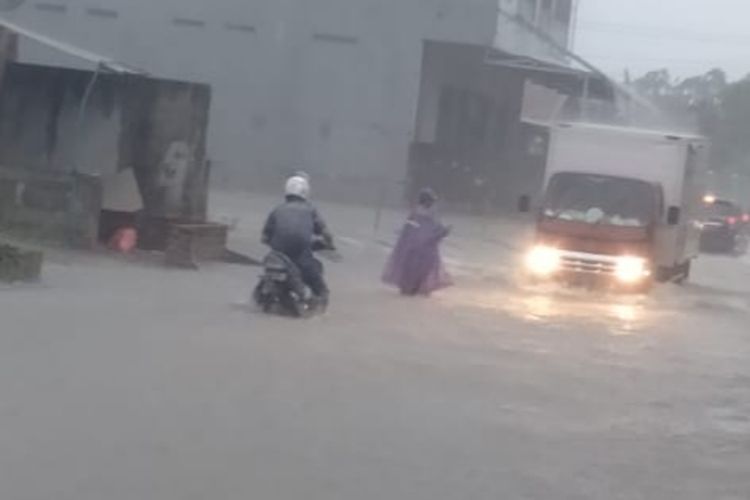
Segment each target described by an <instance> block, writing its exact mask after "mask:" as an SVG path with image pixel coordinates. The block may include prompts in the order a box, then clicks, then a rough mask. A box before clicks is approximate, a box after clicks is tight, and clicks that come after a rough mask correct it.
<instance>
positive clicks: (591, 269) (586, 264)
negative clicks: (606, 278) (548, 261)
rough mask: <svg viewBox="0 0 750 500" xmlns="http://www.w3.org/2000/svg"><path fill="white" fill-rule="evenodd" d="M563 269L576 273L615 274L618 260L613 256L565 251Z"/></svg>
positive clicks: (562, 257)
mask: <svg viewBox="0 0 750 500" xmlns="http://www.w3.org/2000/svg"><path fill="white" fill-rule="evenodd" d="M561 259H562V269H563V271H567V272H574V273H590V274H604V275H608V274H614V273H615V270H616V267H617V262H616V260H615V259H614V258H612V257H607V256H604V255H591V254H579V253H567V252H566V253H563V255H562V256H561Z"/></svg>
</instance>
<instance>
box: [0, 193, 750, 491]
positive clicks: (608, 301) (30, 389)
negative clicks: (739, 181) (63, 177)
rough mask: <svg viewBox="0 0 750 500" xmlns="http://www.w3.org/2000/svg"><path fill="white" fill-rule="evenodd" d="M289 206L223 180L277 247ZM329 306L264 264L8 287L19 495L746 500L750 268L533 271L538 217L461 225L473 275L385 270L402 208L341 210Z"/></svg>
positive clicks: (457, 258) (121, 263)
mask: <svg viewBox="0 0 750 500" xmlns="http://www.w3.org/2000/svg"><path fill="white" fill-rule="evenodd" d="M273 202H274V200H271V199H268V198H260V197H250V196H248V195H233V194H226V193H217V194H216V195H215V196H214V200H213V212H214V217H215V218H217V219H221V218H226V219H227V220H229V219H231V220H233V221H234V223H235V226H236V228H235V230H234V231H233V233H232V242H233V243H232V245H233V248H234V249H235V250H240V251H244V252H248V253H251V254H253V255H258V254H259V253H260V252H262V248H261V247H260V246H259V245H258V244H257V239H258V237H257V234H258V232H259V228H260V224H261V222H262V217H263V215H264V212H265V210H267V209H268V208H270V206H271V205H272V204H273ZM321 210H322V211H323V213H324V215H325V216H327V218H328V219H329V222H330V225H331V226H332V229H333V230H334V232H336V233H337V234H338V235H339V236H340V239H339V241H340V246H341V251H342V253H343V254H344V257H345V260H344V261H343V262H341V263H338V264H333V263H328V264H327V268H328V275H329V280H330V282H331V286H332V288H333V291H334V295H333V302H332V305H331V309H330V311H329V313H328V314H327V315H325V316H323V317H318V318H314V319H312V320H309V321H294V320H288V319H284V318H276V317H269V316H263V315H261V314H258V313H256V312H254V311H249V310H248V309H247V308H244V307H238V304H240V303H241V302H243V301H245V300H246V299H247V296H248V294H249V292H250V288H251V287H252V285H253V284H254V280H255V279H256V275H257V270H255V269H252V268H244V267H236V266H228V265H221V264H212V265H208V266H205V267H203V268H202V269H200V270H199V271H196V272H192V271H188V272H185V271H175V270H167V269H164V268H162V267H161V266H160V265H158V262H155V261H154V259H153V258H151V257H149V258H146V259H132V258H116V257H111V256H106V255H104V256H102V255H93V256H92V255H89V256H81V255H71V254H60V253H57V252H52V253H50V255H49V256H48V257H49V258H48V263H47V267H46V268H45V274H44V280H43V282H42V283H41V284H38V285H33V286H12V287H5V288H3V289H0V318H2V320H1V321H2V323H1V324H2V327H1V328H0V497H1V498H8V499H14V500H15V499H40V498H54V499H56V500H59V499H70V500H73V499H75V500H88V499H91V500H94V499H97V500H98V499H101V498H107V499H115V500H117V499H122V500H130V499H133V498H154V499H160V500H170V499H174V500H178V499H179V500H185V499H188V500H189V499H196V500H198V499H205V498H222V499H235V498H236V499H245V498H263V499H276V498H278V499H288V498H308V499H321V500H323V499H325V500H330V499H342V500H343V499H352V498H357V499H368V498H371V499H382V498H408V499H436V498H445V499H453V498H471V499H496V498H512V499H555V500H558V499H576V500H578V499H592V500H593V499H602V498H613V499H617V498H621V499H628V500H630V499H637V498H643V499H649V500H651V499H670V500H671V499H675V500H676V499H679V500H685V499H695V500H705V499H707V498H711V499H746V498H748V496H750V478H748V475H747V471H748V470H750V362H749V361H750V335H749V334H748V332H747V324H748V319H749V313H750V310H749V308H748V306H749V305H750V261H748V260H746V259H734V258H728V257H727V258H723V257H709V258H704V259H701V261H699V262H698V263H697V265H696V268H695V276H694V278H693V281H692V283H690V284H688V285H685V286H683V287H678V286H671V285H669V286H663V287H659V288H657V289H656V290H655V291H654V293H653V294H651V295H650V296H622V295H603V294H594V293H590V292H581V291H571V290H565V289H560V288H557V287H549V286H547V287H544V286H543V287H538V286H523V285H520V284H518V283H519V282H518V280H517V279H516V277H515V276H514V272H513V269H514V268H515V262H516V259H517V251H518V250H519V249H520V248H522V246H523V241H524V234H525V230H524V228H523V225H522V224H521V223H519V222H517V221H508V220H495V221H477V220H471V219H461V218H456V219H455V220H451V222H453V223H454V225H455V228H456V231H455V234H454V235H453V237H452V239H451V240H450V241H448V242H447V244H446V247H445V253H446V257H447V260H448V262H449V263H450V267H451V269H452V270H453V272H454V274H455V277H456V282H457V283H456V286H455V287H453V288H452V289H449V290H446V291H444V292H443V293H440V294H437V295H435V296H434V297H432V298H430V299H414V300H406V299H403V298H401V297H399V296H398V295H396V294H395V293H393V292H391V291H390V290H388V289H386V288H384V287H382V286H381V285H380V284H379V282H378V276H379V273H380V270H381V268H382V265H383V264H384V262H385V258H386V256H387V251H388V244H389V242H390V241H392V240H393V235H394V233H395V231H396V230H397V228H398V225H399V221H400V218H401V214H398V213H396V212H388V213H387V214H381V225H380V226H379V227H377V228H376V227H375V225H374V222H373V221H374V220H375V219H376V217H375V215H374V213H373V211H370V210H366V209H355V208H351V207H340V206H336V205H327V204H322V205H321Z"/></svg>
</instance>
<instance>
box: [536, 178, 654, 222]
mask: <svg viewBox="0 0 750 500" xmlns="http://www.w3.org/2000/svg"><path fill="white" fill-rule="evenodd" d="M658 206H659V198H658V190H657V189H655V188H654V186H653V185H652V184H649V183H647V182H644V181H640V180H635V179H625V178H620V177H610V176H604V175H592V174H580V173H560V174H556V175H554V176H553V177H552V179H551V180H550V184H549V187H548V189H547V196H546V200H545V205H544V216H545V217H549V218H554V219H560V220H566V221H573V222H584V223H588V224H605V225H611V226H625V227H645V226H647V225H649V224H650V223H652V222H653V220H654V217H655V215H656V214H657V213H658V212H657V207H658Z"/></svg>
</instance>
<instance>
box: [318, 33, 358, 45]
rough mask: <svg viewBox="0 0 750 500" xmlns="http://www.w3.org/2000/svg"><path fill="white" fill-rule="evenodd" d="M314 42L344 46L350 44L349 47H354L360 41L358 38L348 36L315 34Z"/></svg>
mask: <svg viewBox="0 0 750 500" xmlns="http://www.w3.org/2000/svg"><path fill="white" fill-rule="evenodd" d="M313 40H315V41H318V42H328V43H343V44H348V45H354V44H356V43H359V39H357V37H353V36H347V35H335V34H332V33H315V34H314V35H313Z"/></svg>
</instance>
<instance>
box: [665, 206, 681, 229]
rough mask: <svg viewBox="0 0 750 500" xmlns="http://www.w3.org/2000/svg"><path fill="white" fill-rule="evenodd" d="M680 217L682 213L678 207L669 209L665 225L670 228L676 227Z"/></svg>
mask: <svg viewBox="0 0 750 500" xmlns="http://www.w3.org/2000/svg"><path fill="white" fill-rule="evenodd" d="M681 216H682V211H681V210H680V207H669V210H667V224H669V225H670V226H676V225H677V224H679V223H680V218H681Z"/></svg>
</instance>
